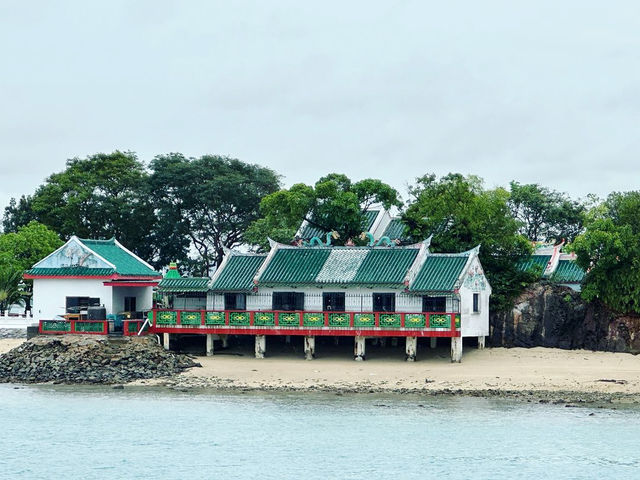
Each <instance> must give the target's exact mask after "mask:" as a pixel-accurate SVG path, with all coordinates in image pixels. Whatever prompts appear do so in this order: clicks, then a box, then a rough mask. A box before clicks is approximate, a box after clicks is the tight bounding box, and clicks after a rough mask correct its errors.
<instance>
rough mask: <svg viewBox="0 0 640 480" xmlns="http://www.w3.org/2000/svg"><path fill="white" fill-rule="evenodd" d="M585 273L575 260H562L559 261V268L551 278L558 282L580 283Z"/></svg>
mask: <svg viewBox="0 0 640 480" xmlns="http://www.w3.org/2000/svg"><path fill="white" fill-rule="evenodd" d="M584 275H585V273H584V270H582V269H581V268H580V267H579V266H578V265H577V264H576V262H575V261H573V260H560V261H559V262H558V268H556V271H555V272H554V274H553V276H552V277H551V279H552V280H553V281H554V282H558V283H580V282H581V281H582V279H583V278H584Z"/></svg>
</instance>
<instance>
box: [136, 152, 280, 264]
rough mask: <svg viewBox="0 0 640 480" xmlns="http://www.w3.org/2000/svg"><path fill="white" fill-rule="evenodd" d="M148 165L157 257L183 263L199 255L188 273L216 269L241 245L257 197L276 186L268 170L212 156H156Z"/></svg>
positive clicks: (253, 216)
mask: <svg viewBox="0 0 640 480" xmlns="http://www.w3.org/2000/svg"><path fill="white" fill-rule="evenodd" d="M150 167H151V171H152V173H151V177H150V181H149V186H150V194H151V195H152V196H153V198H154V207H155V212H156V216H157V224H156V229H155V233H154V239H153V241H154V243H155V244H156V245H158V254H159V259H160V261H161V262H164V263H168V262H169V261H170V260H172V259H176V258H178V259H179V260H183V264H184V263H185V259H187V258H188V253H189V251H190V250H194V251H196V252H197V253H198V257H197V259H195V262H193V261H192V262H191V268H190V270H191V271H192V272H194V273H198V274H200V275H208V274H209V273H210V271H211V270H212V269H213V268H214V267H217V266H218V265H220V263H221V262H222V258H223V255H224V248H233V247H237V246H240V245H242V244H243V243H245V231H246V230H247V228H248V227H249V225H250V224H251V223H252V222H253V221H255V220H257V219H258V217H259V207H260V201H261V199H262V198H263V197H265V196H267V195H269V194H271V193H274V192H275V191H277V189H278V188H279V186H280V185H279V177H278V175H277V174H276V173H275V172H274V171H273V170H271V169H269V168H265V167H261V166H259V165H252V164H248V163H244V162H241V161H240V160H237V159H235V158H228V157H221V156H215V155H205V156H202V157H200V158H186V157H185V156H184V155H182V154H180V153H173V154H169V155H160V156H157V157H156V158H155V159H154V160H153V161H152V162H151V165H150ZM186 262H189V260H186Z"/></svg>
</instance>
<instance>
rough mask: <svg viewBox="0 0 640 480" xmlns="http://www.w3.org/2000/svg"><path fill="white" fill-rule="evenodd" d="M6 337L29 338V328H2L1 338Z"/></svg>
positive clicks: (0, 331)
mask: <svg viewBox="0 0 640 480" xmlns="http://www.w3.org/2000/svg"><path fill="white" fill-rule="evenodd" d="M4 338H15V339H20V338H27V330H26V329H24V328H0V339H4Z"/></svg>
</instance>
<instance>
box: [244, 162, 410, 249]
mask: <svg viewBox="0 0 640 480" xmlns="http://www.w3.org/2000/svg"><path fill="white" fill-rule="evenodd" d="M373 205H382V206H383V207H384V208H387V209H388V208H391V207H393V206H398V207H399V206H401V205H402V202H401V201H400V197H399V195H398V192H397V191H396V190H395V189H394V188H392V187H391V186H389V185H387V184H386V183H384V182H382V181H381V180H377V179H370V178H368V179H364V180H360V181H358V182H352V181H351V180H350V179H349V178H348V177H347V176H345V175H342V174H337V173H331V174H329V175H326V176H324V177H322V178H320V179H319V180H318V181H317V182H316V183H315V185H314V186H313V187H312V186H309V185H305V184H303V183H298V184H295V185H293V186H292V187H291V188H289V189H283V190H280V191H278V192H275V193H273V194H271V195H267V196H266V197H265V198H264V199H263V200H262V202H261V204H260V211H261V213H262V218H260V219H259V220H257V221H256V222H254V223H253V224H252V225H251V227H250V228H249V230H248V231H247V235H246V237H247V240H248V241H250V242H251V243H253V244H255V245H259V246H260V247H261V248H263V249H264V248H267V245H268V243H267V237H270V238H273V239H274V240H277V241H280V242H285V243H288V242H291V241H292V240H293V237H294V235H295V233H296V231H297V230H298V228H299V227H300V225H301V223H302V222H303V221H305V220H306V221H307V223H309V224H310V225H312V226H314V227H316V228H318V229H319V230H321V231H324V232H331V231H335V232H337V233H338V235H339V240H338V242H341V243H344V242H346V241H347V240H348V239H352V240H354V241H357V238H358V236H359V235H360V234H361V233H362V231H363V230H365V229H366V224H365V216H364V212H366V211H367V210H368V209H369V208H371V207H372V206H373Z"/></svg>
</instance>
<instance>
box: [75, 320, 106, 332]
mask: <svg viewBox="0 0 640 480" xmlns="http://www.w3.org/2000/svg"><path fill="white" fill-rule="evenodd" d="M75 325H76V332H101V333H107V332H105V331H104V322H91V321H81V322H75Z"/></svg>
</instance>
